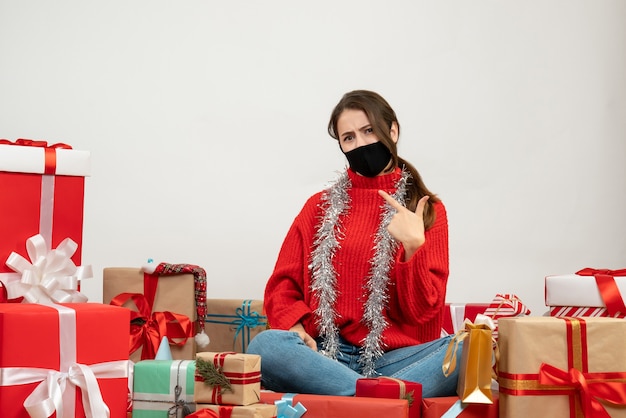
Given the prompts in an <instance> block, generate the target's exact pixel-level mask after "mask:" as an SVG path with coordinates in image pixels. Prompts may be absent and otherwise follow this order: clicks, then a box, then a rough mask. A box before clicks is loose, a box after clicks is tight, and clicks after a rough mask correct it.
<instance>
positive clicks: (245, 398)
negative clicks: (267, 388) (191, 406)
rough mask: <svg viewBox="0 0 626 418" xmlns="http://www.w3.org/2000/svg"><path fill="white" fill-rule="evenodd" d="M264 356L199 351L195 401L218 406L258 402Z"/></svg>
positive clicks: (244, 404) (197, 355)
mask: <svg viewBox="0 0 626 418" xmlns="http://www.w3.org/2000/svg"><path fill="white" fill-rule="evenodd" d="M260 392H261V356H259V355H256V354H242V353H233V352H223V353H213V352H200V353H197V354H196V375H195V389H194V401H195V402H196V403H210V404H216V405H241V406H246V405H251V404H253V403H257V402H259V400H260V399H261V398H260Z"/></svg>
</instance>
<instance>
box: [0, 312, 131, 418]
mask: <svg viewBox="0 0 626 418" xmlns="http://www.w3.org/2000/svg"><path fill="white" fill-rule="evenodd" d="M50 307H51V308H53V309H56V310H57V311H58V312H59V351H60V352H59V357H60V362H59V363H60V364H59V370H54V369H42V368H28V367H4V368H0V386H13V385H23V384H29V383H37V382H40V383H39V385H37V387H36V388H35V389H34V390H33V391H32V393H31V394H30V395H28V397H27V398H26V400H25V401H24V408H26V410H27V411H28V414H29V415H30V416H31V418H48V417H50V416H51V415H52V414H53V413H54V412H56V416H57V418H63V417H73V416H74V415H75V404H74V399H75V396H76V395H75V394H76V388H77V387H78V388H80V389H81V393H82V401H83V408H84V411H85V416H86V418H104V417H107V418H108V417H110V411H109V407H108V406H107V405H106V403H105V402H104V400H103V399H102V393H101V392H100V387H99V385H98V381H97V379H114V378H128V376H129V368H130V363H129V361H128V360H119V361H109V362H104V363H98V364H92V365H85V364H79V363H77V362H76V312H75V311H74V310H73V309H71V308H68V307H66V306H60V305H50Z"/></svg>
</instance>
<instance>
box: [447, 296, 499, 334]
mask: <svg viewBox="0 0 626 418" xmlns="http://www.w3.org/2000/svg"><path fill="white" fill-rule="evenodd" d="M487 308H489V304H488V303H446V310H445V312H444V314H443V324H442V327H443V328H442V330H441V335H442V336H445V335H454V334H456V333H457V332H458V331H460V330H462V329H465V323H464V322H465V319H469V320H470V321H471V322H472V323H474V321H475V320H476V315H478V314H484V313H485V311H486V310H487Z"/></svg>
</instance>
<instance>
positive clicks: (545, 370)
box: [539, 363, 626, 418]
mask: <svg viewBox="0 0 626 418" xmlns="http://www.w3.org/2000/svg"><path fill="white" fill-rule="evenodd" d="M601 380H602V373H583V372H581V371H580V370H578V369H574V368H571V369H570V370H569V372H567V371H565V370H561V369H559V368H557V367H554V366H552V365H549V364H545V363H543V364H541V366H540V367H539V383H540V384H542V385H547V386H566V387H568V388H571V389H574V390H576V391H577V392H578V394H579V396H580V403H581V406H582V411H583V416H585V417H589V418H610V415H609V413H608V412H607V411H606V410H605V409H604V407H603V406H602V403H600V401H598V399H602V400H603V401H605V402H608V403H611V404H614V405H625V404H626V383H619V382H615V381H601Z"/></svg>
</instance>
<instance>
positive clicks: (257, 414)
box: [196, 403, 276, 418]
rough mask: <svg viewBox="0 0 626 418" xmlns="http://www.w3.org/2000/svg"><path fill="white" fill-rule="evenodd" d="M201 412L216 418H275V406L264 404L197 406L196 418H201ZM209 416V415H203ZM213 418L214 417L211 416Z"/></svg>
mask: <svg viewBox="0 0 626 418" xmlns="http://www.w3.org/2000/svg"><path fill="white" fill-rule="evenodd" d="M203 410H208V411H212V412H214V413H215V414H216V415H217V417H218V418H274V417H276V406H275V405H268V404H264V403H255V404H252V405H247V406H230V405H212V404H198V409H197V414H196V416H197V417H198V418H202V415H203V414H202V412H201V411H203ZM205 415H207V416H211V415H209V414H205ZM213 416H215V415H213Z"/></svg>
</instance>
